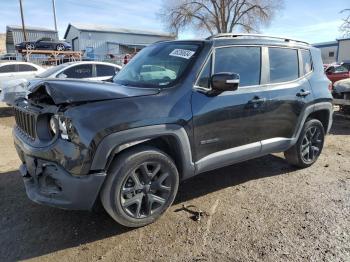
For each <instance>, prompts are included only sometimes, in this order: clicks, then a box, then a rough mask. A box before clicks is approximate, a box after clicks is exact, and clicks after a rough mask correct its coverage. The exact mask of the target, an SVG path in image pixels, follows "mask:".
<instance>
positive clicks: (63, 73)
mask: <svg viewBox="0 0 350 262" xmlns="http://www.w3.org/2000/svg"><path fill="white" fill-rule="evenodd" d="M120 69H121V66H119V65H116V64H112V63H106V62H95V61H82V62H69V63H64V64H61V65H58V66H54V67H52V68H50V69H47V70H46V71H45V72H43V73H41V74H39V75H37V76H36V77H37V78H61V79H64V78H74V79H84V80H97V81H107V80H109V79H111V78H112V77H113V76H114V75H115V74H116V73H118V72H119V71H120Z"/></svg>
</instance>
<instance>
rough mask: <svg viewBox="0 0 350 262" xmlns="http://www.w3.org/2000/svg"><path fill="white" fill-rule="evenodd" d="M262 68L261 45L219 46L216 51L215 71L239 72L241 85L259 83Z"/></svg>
mask: <svg viewBox="0 0 350 262" xmlns="http://www.w3.org/2000/svg"><path fill="white" fill-rule="evenodd" d="M260 68H261V49H260V47H227V48H218V49H217V50H216V52H215V65H214V73H223V72H227V73H236V74H239V76H240V84H239V86H243V87H244V86H251V85H258V84H259V83H260Z"/></svg>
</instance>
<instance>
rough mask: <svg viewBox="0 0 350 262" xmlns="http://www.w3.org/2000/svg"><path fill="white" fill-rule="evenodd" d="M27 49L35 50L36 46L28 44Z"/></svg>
mask: <svg viewBox="0 0 350 262" xmlns="http://www.w3.org/2000/svg"><path fill="white" fill-rule="evenodd" d="M26 49H27V50H34V49H35V46H34V44H26Z"/></svg>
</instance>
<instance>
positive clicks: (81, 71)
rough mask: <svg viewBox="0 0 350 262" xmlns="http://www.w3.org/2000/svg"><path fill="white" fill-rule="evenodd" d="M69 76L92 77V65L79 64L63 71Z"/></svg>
mask: <svg viewBox="0 0 350 262" xmlns="http://www.w3.org/2000/svg"><path fill="white" fill-rule="evenodd" d="M63 74H65V75H67V78H90V77H92V65H78V66H73V67H71V68H68V69H67V70H65V71H63Z"/></svg>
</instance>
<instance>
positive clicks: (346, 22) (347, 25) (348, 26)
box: [340, 9, 350, 37]
mask: <svg viewBox="0 0 350 262" xmlns="http://www.w3.org/2000/svg"><path fill="white" fill-rule="evenodd" d="M340 13H347V16H346V17H345V18H344V19H343V24H342V25H341V26H340V31H341V32H342V33H343V36H345V37H347V36H350V9H344V10H342V11H341V12H340Z"/></svg>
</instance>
